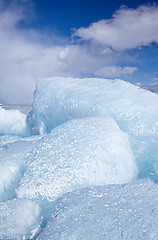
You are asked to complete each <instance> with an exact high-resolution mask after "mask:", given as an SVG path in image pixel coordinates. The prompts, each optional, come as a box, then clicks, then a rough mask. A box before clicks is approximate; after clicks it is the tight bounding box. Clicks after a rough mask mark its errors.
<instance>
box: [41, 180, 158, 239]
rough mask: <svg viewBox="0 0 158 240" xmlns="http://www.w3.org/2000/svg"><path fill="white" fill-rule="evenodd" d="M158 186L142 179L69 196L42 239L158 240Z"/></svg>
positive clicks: (58, 203)
mask: <svg viewBox="0 0 158 240" xmlns="http://www.w3.org/2000/svg"><path fill="white" fill-rule="evenodd" d="M157 201H158V186H157V185H155V184H153V183H152V182H149V181H144V180H141V181H140V180H139V181H137V182H135V183H131V184H125V185H108V186H104V187H91V188H87V189H83V190H78V191H75V192H72V193H67V194H65V195H64V196H63V197H62V198H60V199H58V200H57V201H56V202H55V203H54V206H53V214H52V218H51V219H50V221H49V222H48V224H47V226H46V228H45V229H44V231H43V233H42V234H41V235H40V236H39V237H38V240H48V239H53V240H61V239H62V240H68V239H69V240H70V239H72V240H74V239H75V240H85V239H86V240H105V239H106V240H112V239H113V240H121V239H124V240H127V239H133V240H138V239H139V240H144V239H158V228H157V225H158V204H157Z"/></svg>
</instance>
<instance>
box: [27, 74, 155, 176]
mask: <svg viewBox="0 0 158 240" xmlns="http://www.w3.org/2000/svg"><path fill="white" fill-rule="evenodd" d="M157 106H158V95H157V94H154V93H151V92H149V91H146V90H144V89H140V88H139V87H137V86H134V85H132V84H130V83H127V82H125V81H122V80H113V81H112V80H107V79H99V78H94V79H92V78H91V79H90V78H85V79H75V78H48V79H41V80H40V81H39V83H38V85H37V88H36V91H35V94H34V101H33V109H32V112H30V114H29V115H28V118H27V124H28V126H29V128H30V129H31V131H32V133H36V134H37V133H43V132H50V131H51V130H52V129H53V128H54V127H56V126H58V125H60V124H62V123H63V122H66V121H68V120H71V119H76V118H83V117H94V116H103V117H105V116H106V117H107V116H108V117H109V116H110V117H112V118H113V119H115V121H116V122H117V124H118V126H119V127H120V129H121V130H123V131H124V132H126V133H127V134H128V136H129V141H130V143H131V147H132V151H133V153H134V156H135V158H136V161H137V165H138V168H139V177H140V178H146V177H150V178H152V179H153V180H154V181H158V161H157V156H158V107H157Z"/></svg>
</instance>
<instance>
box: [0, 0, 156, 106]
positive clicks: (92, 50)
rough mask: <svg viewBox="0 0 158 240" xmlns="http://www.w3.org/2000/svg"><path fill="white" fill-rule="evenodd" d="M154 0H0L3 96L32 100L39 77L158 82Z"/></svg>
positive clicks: (0, 97) (17, 100) (10, 100)
mask: <svg viewBox="0 0 158 240" xmlns="http://www.w3.org/2000/svg"><path fill="white" fill-rule="evenodd" d="M157 29H158V5H157V3H156V1H154V2H151V1H150V2H149V1H141V0H137V1H132V0H125V1H113V0H111V1H110V0H107V1H105V0H104V1H103V0H97V1H86V0H85V1H83V0H80V1H79V0H76V1H74V0H67V1H61V0H59V1H53V0H12V1H11V0H0V55H1V56H0V65H1V71H0V85H1V88H0V102H3V103H7V102H8V103H30V102H31V101H32V95H33V91H34V89H35V85H36V82H37V80H38V78H40V77H50V76H64V77H69V76H71V77H103V78H112V79H114V78H121V79H124V80H126V81H130V82H131V83H137V84H142V85H144V86H148V85H149V88H150V87H152V86H153V85H154V87H155V86H156V84H157V82H158V54H157V53H158V46H157V44H158V31H157Z"/></svg>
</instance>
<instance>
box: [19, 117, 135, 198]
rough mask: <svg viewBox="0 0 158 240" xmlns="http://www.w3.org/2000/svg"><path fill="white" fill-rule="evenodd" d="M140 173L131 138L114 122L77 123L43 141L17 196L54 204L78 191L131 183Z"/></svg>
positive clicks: (58, 129) (55, 130)
mask: <svg viewBox="0 0 158 240" xmlns="http://www.w3.org/2000/svg"><path fill="white" fill-rule="evenodd" d="M137 173H138V170H137V166H136V163H135V159H134V156H133V154H132V151H131V149H130V144H129V141H128V137H127V135H126V134H125V133H124V132H122V131H121V130H120V129H119V127H118V126H117V124H116V122H115V121H114V120H113V119H111V118H101V117H94V118H84V119H76V120H72V121H68V122H66V123H64V124H62V125H61V126H59V127H57V128H55V129H53V130H52V132H51V133H50V134H48V135H47V136H45V137H43V138H42V139H41V140H40V144H39V146H38V147H36V149H35V150H34V151H33V152H32V154H31V155H29V161H28V163H27V170H26V172H25V174H24V177H23V178H22V180H21V182H20V186H19V189H18V190H17V195H18V197H20V198H24V197H25V198H31V199H34V198H35V199H40V198H41V199H47V200H51V201H52V200H54V199H56V198H57V197H59V196H61V195H62V194H63V193H66V192H68V191H72V190H74V189H78V188H83V187H87V186H93V185H104V184H109V183H111V184H112V183H113V184H119V183H125V182H129V181H132V180H133V179H135V178H136V177H137Z"/></svg>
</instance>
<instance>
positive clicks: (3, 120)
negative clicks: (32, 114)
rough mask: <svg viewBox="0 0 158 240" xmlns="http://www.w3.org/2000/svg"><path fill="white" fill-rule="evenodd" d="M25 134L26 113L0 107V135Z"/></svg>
mask: <svg viewBox="0 0 158 240" xmlns="http://www.w3.org/2000/svg"><path fill="white" fill-rule="evenodd" d="M7 134H9V135H19V136H26V135H28V133H27V128H26V115H25V114H23V113H21V112H20V111H18V110H5V109H3V108H2V107H0V135H7Z"/></svg>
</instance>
